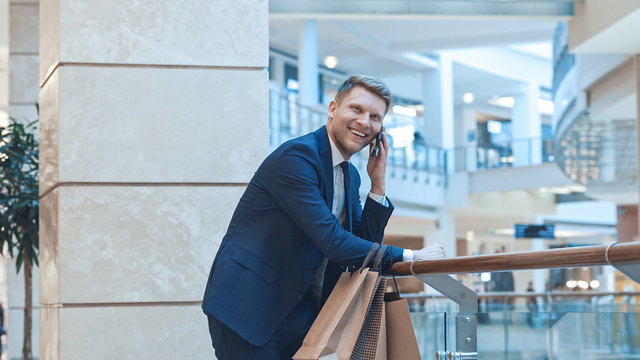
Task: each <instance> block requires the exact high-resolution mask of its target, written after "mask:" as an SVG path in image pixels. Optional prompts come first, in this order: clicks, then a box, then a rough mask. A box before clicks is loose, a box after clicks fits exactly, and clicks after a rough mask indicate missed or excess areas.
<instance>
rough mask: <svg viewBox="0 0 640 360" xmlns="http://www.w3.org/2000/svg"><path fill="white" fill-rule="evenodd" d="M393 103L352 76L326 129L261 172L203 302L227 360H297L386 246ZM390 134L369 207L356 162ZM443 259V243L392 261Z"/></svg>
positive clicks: (398, 254)
mask: <svg viewBox="0 0 640 360" xmlns="http://www.w3.org/2000/svg"><path fill="white" fill-rule="evenodd" d="M390 104H391V93H390V92H389V90H388V89H387V87H386V85H384V83H382V82H381V81H380V80H377V79H375V78H371V77H367V76H351V77H350V78H349V79H348V80H346V81H345V82H344V83H343V84H342V85H341V86H340V88H339V89H338V93H337V94H336V97H335V99H334V100H333V101H331V103H330V104H329V109H328V120H327V125H326V126H323V127H321V128H320V129H318V130H316V131H315V132H313V133H310V134H307V135H304V136H301V137H299V138H297V139H293V140H291V141H288V142H286V143H284V144H282V145H281V146H280V147H279V148H278V149H276V150H275V151H274V152H273V153H271V154H270V155H269V156H268V157H267V158H266V159H265V160H264V162H263V163H262V165H260V167H259V168H258V170H257V171H256V173H255V175H254V176H253V178H252V179H251V181H250V182H249V185H248V186H247V189H246V191H245V193H244V194H243V196H242V198H241V199H240V202H239V203H238V206H237V208H236V210H235V212H234V214H233V217H232V219H231V223H230V224H229V228H228V229H227V233H226V235H225V236H224V238H223V239H222V244H221V245H220V248H219V250H218V253H217V255H216V258H215V260H214V262H213V265H212V267H211V272H210V274H209V280H208V282H207V287H206V290H205V294H204V299H203V302H202V309H203V310H204V312H205V313H206V314H207V318H208V321H209V332H210V335H211V340H212V343H213V347H214V348H215V352H216V356H217V357H218V359H219V360H227V359H230V360H249V359H256V360H257V359H260V360H270V359H274V360H275V359H291V357H292V356H293V354H294V353H295V352H296V351H297V349H298V348H299V347H300V346H301V344H302V340H303V338H304V336H305V334H306V333H307V331H308V330H309V328H310V327H311V324H312V323H313V320H314V319H315V317H316V316H317V314H318V312H319V309H320V307H321V305H322V304H323V303H324V301H325V300H326V298H327V297H328V295H329V293H330V292H331V290H332V289H333V287H334V285H335V283H336V282H337V279H338V277H339V275H340V273H341V272H342V271H344V270H345V269H346V267H347V266H349V265H356V264H358V265H359V264H360V263H361V262H362V261H363V259H364V257H365V256H366V254H367V252H368V251H369V249H370V248H371V245H372V242H378V243H380V242H381V241H382V238H383V233H384V228H385V226H386V224H387V221H388V219H389V217H390V216H391V212H392V211H393V206H392V205H391V203H390V201H389V200H388V199H387V198H386V196H385V171H386V161H387V153H388V150H389V147H388V144H387V138H386V136H385V133H384V129H383V128H382V119H383V118H384V116H385V114H386V113H387V111H388V110H389V106H390ZM381 131H382V141H381V142H382V144H380V146H379V151H378V154H377V156H372V157H370V158H369V162H368V164H367V173H368V175H369V177H370V179H371V192H370V193H369V195H368V196H367V199H366V202H365V206H364V209H362V207H361V205H360V201H359V188H360V177H359V175H358V171H357V170H356V168H355V167H354V166H353V165H351V164H349V162H348V161H349V159H350V158H351V156H352V155H353V154H355V153H357V152H359V151H360V150H362V149H363V148H365V147H366V146H367V145H370V144H371V143H372V141H373V140H374V139H375V138H376V136H377V135H378V133H379V132H381ZM442 256H444V254H443V251H442V247H441V246H440V245H437V244H435V245H431V246H428V247H426V248H424V249H422V250H417V251H411V250H405V249H401V248H397V247H389V248H388V250H387V252H386V253H385V255H384V258H383V263H384V265H385V268H388V266H390V265H391V264H392V263H393V262H396V261H403V260H404V261H408V260H413V259H414V258H415V259H424V258H437V257H442Z"/></svg>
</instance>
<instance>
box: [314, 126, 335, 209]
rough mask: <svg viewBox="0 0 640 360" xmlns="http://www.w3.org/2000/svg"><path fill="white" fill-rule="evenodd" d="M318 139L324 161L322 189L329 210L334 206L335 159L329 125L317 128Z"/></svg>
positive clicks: (321, 157) (319, 150) (319, 149)
mask: <svg viewBox="0 0 640 360" xmlns="http://www.w3.org/2000/svg"><path fill="white" fill-rule="evenodd" d="M315 135H316V141H317V142H318V152H319V154H320V159H321V161H322V182H323V183H324V187H323V189H322V192H323V196H324V201H325V202H326V203H327V206H328V207H329V211H331V209H332V208H333V161H332V159H331V145H330V144H329V134H327V127H326V126H322V127H321V128H320V129H318V130H316V132H315Z"/></svg>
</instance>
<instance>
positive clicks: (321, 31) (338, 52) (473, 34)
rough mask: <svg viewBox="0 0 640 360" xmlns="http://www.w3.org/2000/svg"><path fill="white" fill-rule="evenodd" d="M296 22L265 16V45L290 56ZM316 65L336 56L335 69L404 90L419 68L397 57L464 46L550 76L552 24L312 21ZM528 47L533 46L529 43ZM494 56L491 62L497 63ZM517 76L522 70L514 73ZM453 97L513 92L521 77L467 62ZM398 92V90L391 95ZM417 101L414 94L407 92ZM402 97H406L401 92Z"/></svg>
mask: <svg viewBox="0 0 640 360" xmlns="http://www.w3.org/2000/svg"><path fill="white" fill-rule="evenodd" d="M303 21H304V20H302V19H292V18H280V17H271V19H270V26H269V31H270V33H269V39H270V46H271V47H272V48H275V49H278V50H280V51H284V52H287V53H290V54H292V55H294V56H295V55H296V54H297V51H298V41H299V38H298V36H299V34H300V31H299V29H301V26H302V22H303ZM316 21H317V29H318V62H319V63H322V61H323V59H324V58H325V57H326V56H329V55H333V56H336V57H337V58H338V62H339V63H338V67H337V68H336V69H337V70H340V71H342V72H345V73H366V74H369V75H373V76H376V77H379V78H382V79H385V80H390V79H391V78H395V79H398V78H404V79H405V81H404V82H405V83H406V84H407V87H411V88H415V89H421V85H420V82H421V74H422V73H423V72H424V71H425V69H428V67H426V66H425V65H421V64H419V63H417V62H414V61H412V60H409V59H407V58H405V57H403V56H402V54H403V53H407V52H410V53H418V54H421V55H423V56H427V57H429V56H434V57H437V56H438V53H439V52H441V51H449V50H456V49H470V48H476V49H480V48H483V49H485V48H501V49H504V51H507V52H511V53H513V54H514V56H520V57H525V58H529V59H531V61H534V62H537V63H540V62H543V63H545V64H547V66H548V68H549V71H548V72H549V73H551V59H550V55H549V52H550V42H551V40H552V38H553V33H554V30H555V28H556V25H557V22H556V21H551V20H549V21H513V20H507V19H506V18H505V19H504V20H502V21H498V20H494V21H482V20H448V21H443V20H425V19H422V20H411V19H406V20H400V19H397V18H394V17H390V18H389V19H387V20H357V19H351V20H349V19H318V20H316ZM532 44H533V45H532ZM501 60H504V59H501V58H496V59H495V62H496V63H498V62H500V61H501ZM519 73H522V72H519ZM453 74H454V84H455V85H454V96H455V99H456V101H459V100H460V99H461V98H462V94H464V93H465V92H471V93H473V94H474V95H475V97H476V99H478V100H482V99H486V98H490V97H492V96H495V95H500V96H508V95H509V94H513V93H514V92H516V91H517V89H518V86H520V85H521V84H522V83H523V79H522V78H520V79H514V78H512V77H509V76H500V75H499V74H495V73H489V72H485V71H481V70H478V69H476V68H473V67H472V66H469V65H468V64H467V65H466V66H465V65H461V64H455V63H454V68H453ZM396 92H397V93H400V94H402V91H396ZM410 92H411V93H412V94H415V96H411V97H410V98H412V99H414V100H421V96H422V95H421V94H419V93H418V91H413V90H412V91H410ZM403 95H404V96H405V97H408V96H407V95H406V94H403Z"/></svg>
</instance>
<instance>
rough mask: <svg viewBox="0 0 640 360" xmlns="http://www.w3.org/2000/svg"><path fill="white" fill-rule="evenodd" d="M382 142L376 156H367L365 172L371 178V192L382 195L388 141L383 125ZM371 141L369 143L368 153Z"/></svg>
mask: <svg viewBox="0 0 640 360" xmlns="http://www.w3.org/2000/svg"><path fill="white" fill-rule="evenodd" d="M381 131H382V144H381V146H379V147H378V156H376V157H371V156H369V163H368V164H367V173H368V174H369V178H370V179H371V192H372V193H374V194H376V195H384V186H385V185H384V178H385V173H386V171H387V154H389V143H388V142H387V134H386V132H385V129H384V127H383V128H382V130H381ZM372 147H373V143H372V144H371V145H369V153H371V148H372Z"/></svg>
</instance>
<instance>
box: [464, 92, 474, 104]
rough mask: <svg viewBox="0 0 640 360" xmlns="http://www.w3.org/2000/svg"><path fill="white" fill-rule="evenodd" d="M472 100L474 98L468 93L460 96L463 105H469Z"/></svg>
mask: <svg viewBox="0 0 640 360" xmlns="http://www.w3.org/2000/svg"><path fill="white" fill-rule="evenodd" d="M473 100H474V96H473V94H472V93H470V92H468V93H465V94H464V95H462V101H464V103H465V104H471V103H472V102H473Z"/></svg>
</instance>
